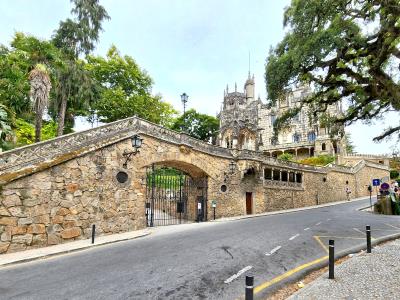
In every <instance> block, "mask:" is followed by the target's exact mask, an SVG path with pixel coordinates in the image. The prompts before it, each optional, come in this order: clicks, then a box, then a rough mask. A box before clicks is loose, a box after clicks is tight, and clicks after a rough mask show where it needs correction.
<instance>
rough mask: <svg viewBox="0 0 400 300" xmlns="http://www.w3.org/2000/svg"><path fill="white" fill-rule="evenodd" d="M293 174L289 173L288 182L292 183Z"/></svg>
mask: <svg viewBox="0 0 400 300" xmlns="http://www.w3.org/2000/svg"><path fill="white" fill-rule="evenodd" d="M294 180H295V179H294V173H293V172H289V182H294Z"/></svg>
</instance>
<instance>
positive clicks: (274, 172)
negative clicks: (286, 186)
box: [272, 170, 280, 180]
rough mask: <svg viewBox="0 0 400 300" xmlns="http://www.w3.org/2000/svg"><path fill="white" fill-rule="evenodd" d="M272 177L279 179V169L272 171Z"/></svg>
mask: <svg viewBox="0 0 400 300" xmlns="http://www.w3.org/2000/svg"><path fill="white" fill-rule="evenodd" d="M272 178H273V180H280V176H279V170H273V171H272Z"/></svg>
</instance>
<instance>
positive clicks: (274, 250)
mask: <svg viewBox="0 0 400 300" xmlns="http://www.w3.org/2000/svg"><path fill="white" fill-rule="evenodd" d="M281 248H282V246H278V247H275V248H274V249H272V250H271V251H270V252H267V253H265V255H266V256H270V255H272V254H274V253H275V252H276V251H278V250H279V249H281Z"/></svg>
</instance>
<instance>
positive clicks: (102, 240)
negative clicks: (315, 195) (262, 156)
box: [0, 197, 366, 267]
mask: <svg viewBox="0 0 400 300" xmlns="http://www.w3.org/2000/svg"><path fill="white" fill-rule="evenodd" d="M362 199H366V197H361V198H357V199H353V200H351V201H358V200H362ZM346 202H348V201H339V202H332V203H326V204H321V205H314V206H307V207H300V208H294V209H286V210H280V211H273V212H267V213H261V214H253V215H247V216H237V217H230V218H221V219H217V220H215V221H213V222H204V223H200V224H199V223H191V224H181V225H171V226H160V227H154V228H151V229H143V230H137V231H131V232H125V233H119V234H112V235H105V236H99V237H96V239H95V243H94V244H92V243H91V240H90V239H85V240H79V241H74V242H68V243H64V244H60V245H55V246H49V247H44V248H38V249H32V250H26V251H21V252H15V253H10V254H1V255H0V267H1V266H6V265H10V264H15V263H22V262H27V261H32V260H35V259H40V258H45V257H50V256H54V255H59V254H63V253H69V252H74V251H79V250H84V249H88V248H91V247H96V246H100V245H105V244H110V243H115V242H119V241H126V240H130V239H135V238H139V237H143V236H146V235H149V234H153V233H157V234H163V233H168V232H171V231H180V230H183V229H188V228H196V227H198V226H199V225H200V226H209V225H212V223H214V222H227V221H234V220H240V219H247V218H256V217H261V216H268V215H276V214H284V213H290V212H296V211H303V210H309V209H315V208H321V207H326V206H332V205H338V204H341V203H346Z"/></svg>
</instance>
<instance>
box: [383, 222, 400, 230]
mask: <svg viewBox="0 0 400 300" xmlns="http://www.w3.org/2000/svg"><path fill="white" fill-rule="evenodd" d="M385 225H386V226H389V227H392V228H396V229H400V228H399V227H396V226H393V225H391V224H386V223H385Z"/></svg>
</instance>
